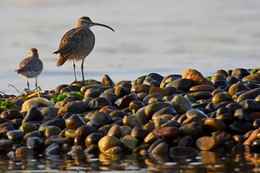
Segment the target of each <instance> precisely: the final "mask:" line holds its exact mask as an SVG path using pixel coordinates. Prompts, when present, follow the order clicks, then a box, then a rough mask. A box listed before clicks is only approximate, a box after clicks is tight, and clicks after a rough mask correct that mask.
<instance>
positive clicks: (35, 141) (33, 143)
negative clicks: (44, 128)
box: [26, 136, 43, 150]
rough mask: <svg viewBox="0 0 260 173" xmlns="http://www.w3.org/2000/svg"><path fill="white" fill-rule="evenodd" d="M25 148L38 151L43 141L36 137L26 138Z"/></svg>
mask: <svg viewBox="0 0 260 173" xmlns="http://www.w3.org/2000/svg"><path fill="white" fill-rule="evenodd" d="M26 146H27V147H28V148H29V149H32V150H35V149H36V150H37V149H40V148H41V147H42V146H43V140H42V138H40V137H37V136H32V137H28V138H27V141H26Z"/></svg>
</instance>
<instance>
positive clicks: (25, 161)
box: [0, 151, 260, 173]
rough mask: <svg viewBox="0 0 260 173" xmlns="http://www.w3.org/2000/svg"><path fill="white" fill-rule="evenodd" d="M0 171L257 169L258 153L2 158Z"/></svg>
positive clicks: (246, 170)
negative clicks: (189, 155)
mask: <svg viewBox="0 0 260 173" xmlns="http://www.w3.org/2000/svg"><path fill="white" fill-rule="evenodd" d="M0 165H1V166H0V171H1V172H5V171H7V172H74V171H75V172H96V171H101V172H106V171H112V172H122V171H132V172H200V173H201V172H259V171H260V167H259V166H260V155H259V154H255V153H243V154H233V153H221V152H212V151H202V152H200V153H199V154H198V155H197V156H196V157H195V158H191V159H190V158H186V159H172V158H170V157H168V156H167V155H149V156H148V155H145V156H140V155H135V154H127V155H126V154H117V155H114V154H109V155H107V154H103V153H100V154H98V155H95V156H94V155H91V156H90V155H87V156H85V157H77V156H73V157H72V156H68V155H60V156H52V157H44V156H35V157H33V158H32V157H26V156H25V157H10V156H9V157H8V158H7V157H1V158H0Z"/></svg>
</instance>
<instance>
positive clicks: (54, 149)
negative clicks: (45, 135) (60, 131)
mask: <svg viewBox="0 0 260 173" xmlns="http://www.w3.org/2000/svg"><path fill="white" fill-rule="evenodd" d="M44 154H45V155H46V156H53V155H59V154H60V147H59V144H57V143H52V144H51V145H49V146H48V147H47V148H46V149H45V151H44Z"/></svg>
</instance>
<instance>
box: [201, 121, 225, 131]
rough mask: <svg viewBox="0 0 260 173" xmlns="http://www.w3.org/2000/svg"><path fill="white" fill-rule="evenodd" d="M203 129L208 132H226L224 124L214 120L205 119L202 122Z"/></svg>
mask: <svg viewBox="0 0 260 173" xmlns="http://www.w3.org/2000/svg"><path fill="white" fill-rule="evenodd" d="M204 127H205V128H207V129H208V130H210V131H218V130H224V131H225V130H227V129H228V128H227V126H226V124H225V123H224V122H223V121H221V120H219V119H215V118H206V119H205V121H204Z"/></svg>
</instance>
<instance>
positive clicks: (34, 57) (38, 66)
mask: <svg viewBox="0 0 260 173" xmlns="http://www.w3.org/2000/svg"><path fill="white" fill-rule="evenodd" d="M29 55H30V56H29V57H28V58H25V59H24V60H22V62H21V63H20V65H19V69H18V70H15V71H16V72H17V73H18V74H19V75H20V76H23V77H25V78H26V81H27V86H28V89H30V85H29V81H28V78H35V87H36V88H37V77H38V76H39V74H40V73H41V72H42V69H43V64H42V61H41V60H40V59H39V55H38V51H37V49H35V48H31V49H30V50H29Z"/></svg>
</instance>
